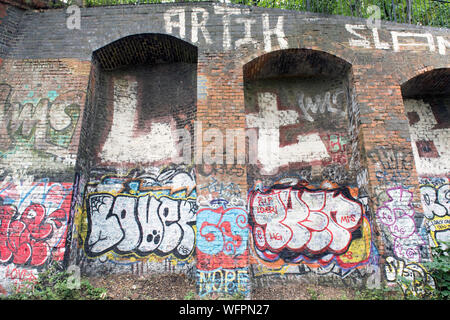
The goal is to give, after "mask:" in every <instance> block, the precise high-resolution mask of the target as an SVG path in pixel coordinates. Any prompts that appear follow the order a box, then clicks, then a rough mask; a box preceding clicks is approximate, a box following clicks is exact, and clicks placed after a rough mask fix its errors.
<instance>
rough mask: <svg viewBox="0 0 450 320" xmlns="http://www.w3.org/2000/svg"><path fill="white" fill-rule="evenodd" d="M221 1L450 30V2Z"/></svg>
mask: <svg viewBox="0 0 450 320" xmlns="http://www.w3.org/2000/svg"><path fill="white" fill-rule="evenodd" d="M199 1H205V0H65V1H63V2H64V3H65V5H67V4H81V3H82V4H83V6H85V7H93V6H105V5H110V6H111V5H121V4H133V5H139V4H153V3H162V2H199ZM206 1H208V0H206ZM222 2H230V3H233V4H243V5H249V6H257V7H263V8H278V9H288V10H298V11H307V12H315V13H324V14H333V15H344V16H353V17H360V18H369V17H375V18H378V17H379V18H380V19H381V20H389V21H395V22H401V23H412V24H419V25H427V26H437V27H446V28H448V27H450V0H229V1H222ZM59 5H61V3H59ZM372 6H376V7H377V8H379V10H376V11H374V10H373V8H374V7H372ZM378 14H379V16H378Z"/></svg>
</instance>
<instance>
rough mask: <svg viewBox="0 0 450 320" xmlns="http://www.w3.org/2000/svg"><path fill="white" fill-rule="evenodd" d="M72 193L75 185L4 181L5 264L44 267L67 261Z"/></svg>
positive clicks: (0, 246) (0, 230) (0, 252)
mask: <svg viewBox="0 0 450 320" xmlns="http://www.w3.org/2000/svg"><path fill="white" fill-rule="evenodd" d="M71 191H72V184H71V183H51V182H49V180H48V179H43V180H41V181H40V182H37V183H32V184H31V186H30V185H29V184H28V185H18V184H15V183H14V182H12V181H9V183H8V179H6V180H5V181H3V186H2V188H1V189H0V199H1V201H2V205H1V206H0V221H1V226H0V234H1V241H0V262H1V263H3V264H10V263H13V264H15V265H20V266H28V267H41V266H44V265H45V264H46V263H47V262H49V261H52V260H53V261H61V260H62V259H63V255H64V250H65V241H66V235H67V223H68V220H69V212H70V200H71V199H70V197H71V194H72V192H71Z"/></svg>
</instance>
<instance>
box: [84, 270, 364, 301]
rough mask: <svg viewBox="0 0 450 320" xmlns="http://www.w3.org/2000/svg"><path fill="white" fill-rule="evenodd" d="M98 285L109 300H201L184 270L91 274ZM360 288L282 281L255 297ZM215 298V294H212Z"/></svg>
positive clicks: (348, 296) (351, 295) (303, 296)
mask: <svg viewBox="0 0 450 320" xmlns="http://www.w3.org/2000/svg"><path fill="white" fill-rule="evenodd" d="M88 280H89V282H90V283H91V284H92V285H93V286H94V287H99V288H105V289H106V290H107V293H106V297H105V299H107V300H198V299H202V298H201V297H199V296H197V295H196V286H195V282H194V281H193V280H192V279H189V278H188V277H187V276H186V275H183V274H168V275H147V276H145V277H143V276H135V275H108V276H107V277H97V278H89V279H88ZM355 296H356V292H355V291H353V290H350V289H347V288H333V287H324V286H318V285H305V284H296V283H289V284H286V283H284V284H280V285H271V286H270V287H265V288H255V289H253V290H252V292H251V299H252V300H353V299H355ZM209 299H214V297H209Z"/></svg>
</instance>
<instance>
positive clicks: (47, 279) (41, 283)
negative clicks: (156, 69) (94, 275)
mask: <svg viewBox="0 0 450 320" xmlns="http://www.w3.org/2000/svg"><path fill="white" fill-rule="evenodd" d="M71 277H72V273H70V272H67V271H65V270H63V269H62V268H61V267H60V266H58V265H57V264H56V263H55V264H53V265H51V266H50V267H49V268H48V269H46V270H45V271H43V272H41V273H39V276H38V279H37V281H36V282H35V283H34V284H31V285H30V286H27V288H24V289H22V290H19V291H18V292H16V293H12V294H10V295H8V296H6V297H2V298H3V299H6V300H103V299H105V298H106V289H103V288H95V287H93V286H92V285H91V284H90V283H89V281H88V280H86V279H82V280H81V281H80V283H79V286H76V287H75V288H74V287H73V284H71Z"/></svg>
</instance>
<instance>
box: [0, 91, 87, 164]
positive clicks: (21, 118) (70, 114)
mask: <svg viewBox="0 0 450 320" xmlns="http://www.w3.org/2000/svg"><path fill="white" fill-rule="evenodd" d="M11 92H12V88H11V87H10V86H9V85H7V84H0V103H1V104H2V105H0V122H1V123H2V126H1V129H0V134H1V135H2V136H3V137H4V139H2V142H1V145H0V148H1V149H2V150H4V151H7V150H10V149H11V148H14V149H17V148H19V147H20V146H24V147H27V148H31V149H36V150H41V151H44V152H46V153H50V154H54V155H58V156H65V155H68V154H67V151H66V149H67V148H68V147H69V145H70V143H71V142H72V137H73V134H74V133H75V128H76V126H77V123H78V119H79V118H80V116H81V106H82V105H83V101H84V97H85V93H83V92H81V91H68V92H65V93H62V94H58V93H56V92H55V91H49V92H48V93H47V95H46V96H45V97H43V98H35V96H38V94H37V93H36V92H34V91H33V90H30V91H29V94H28V96H27V98H26V99H25V100H23V101H22V102H10V97H11V95H12V93H11ZM10 153H11V151H10V152H4V153H3V154H2V156H3V157H9V156H11V155H10Z"/></svg>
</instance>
